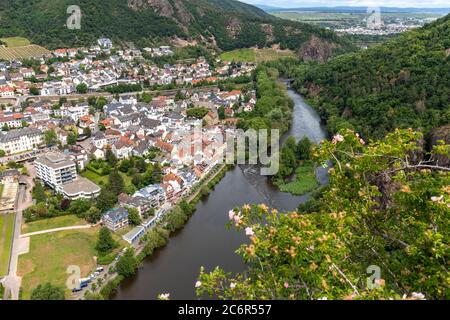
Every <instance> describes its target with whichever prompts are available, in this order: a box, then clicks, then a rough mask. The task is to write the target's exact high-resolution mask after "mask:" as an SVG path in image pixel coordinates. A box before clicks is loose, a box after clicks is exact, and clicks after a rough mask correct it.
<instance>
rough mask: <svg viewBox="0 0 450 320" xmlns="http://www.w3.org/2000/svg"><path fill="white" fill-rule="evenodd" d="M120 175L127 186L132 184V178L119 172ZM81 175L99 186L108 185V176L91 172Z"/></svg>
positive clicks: (87, 171)
mask: <svg viewBox="0 0 450 320" xmlns="http://www.w3.org/2000/svg"><path fill="white" fill-rule="evenodd" d="M119 174H120V175H121V176H122V178H123V181H124V182H125V186H129V185H130V184H131V180H132V178H131V177H129V176H127V175H126V174H125V173H123V172H119ZM80 175H81V176H82V177H85V178H86V179H89V180H91V181H92V182H94V183H95V184H97V185H99V186H104V185H106V184H108V175H105V176H101V175H99V174H97V173H95V172H93V171H90V170H85V171H83V172H81V173H80Z"/></svg>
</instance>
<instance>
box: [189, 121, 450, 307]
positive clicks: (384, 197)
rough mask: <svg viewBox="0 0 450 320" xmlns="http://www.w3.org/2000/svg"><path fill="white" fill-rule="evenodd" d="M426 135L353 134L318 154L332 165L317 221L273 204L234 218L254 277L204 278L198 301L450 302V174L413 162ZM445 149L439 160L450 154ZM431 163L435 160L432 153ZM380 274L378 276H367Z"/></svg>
mask: <svg viewBox="0 0 450 320" xmlns="http://www.w3.org/2000/svg"><path fill="white" fill-rule="evenodd" d="M421 136H422V134H420V133H417V132H414V131H412V130H397V131H395V132H394V133H391V134H388V135H387V136H386V137H385V138H384V139H382V140H380V141H375V142H372V143H370V144H368V145H366V142H365V141H364V140H362V139H361V138H360V137H359V136H358V135H357V134H355V133H354V132H353V131H350V130H344V131H342V132H341V134H338V135H336V136H335V137H334V139H333V140H332V141H326V142H323V143H322V144H321V145H320V147H318V148H316V149H315V150H314V152H313V157H314V159H315V160H316V161H318V162H319V163H324V164H325V163H326V161H327V160H328V159H333V161H334V167H333V168H331V169H330V170H329V171H330V185H329V187H328V188H327V189H326V190H325V191H324V192H323V194H322V197H321V198H320V200H319V205H318V206H316V211H315V212H314V214H302V213H301V212H299V213H297V212H292V213H288V214H278V212H276V210H270V209H269V208H267V207H266V206H265V205H259V206H252V207H251V206H244V207H243V208H241V209H240V210H237V209H236V210H233V211H231V212H230V219H231V222H230V224H231V225H234V226H235V227H236V228H237V229H238V230H242V231H245V233H246V234H247V235H248V236H249V238H250V243H248V244H244V245H242V246H241V248H240V249H239V254H240V255H242V257H243V259H244V261H246V262H248V263H249V266H250V267H249V268H250V269H249V271H248V272H247V273H246V274H231V273H227V272H226V271H224V270H223V269H221V268H217V269H215V270H213V271H212V272H210V273H206V272H205V270H202V272H201V275H200V278H199V282H200V285H199V286H198V288H197V293H198V294H199V295H202V294H213V295H216V296H218V297H219V298H222V299H323V298H328V299H372V298H394V299H400V298H412V299H422V298H426V299H448V298H449V297H450V281H449V278H448V264H447V262H448V260H449V258H450V250H449V248H450V229H449V228H448V223H449V219H450V188H449V184H450V176H449V172H450V169H449V168H446V167H440V166H438V165H435V164H433V163H430V162H427V161H422V162H421V161H416V162H414V161H412V160H411V159H412V154H413V153H416V154H417V153H422V152H423V150H421V149H420V148H419V147H418V145H417V141H418V140H419V139H420V138H421ZM449 151H450V146H449V145H444V144H440V145H438V146H436V147H435V148H434V149H433V151H432V153H434V154H445V155H447V156H448V155H449ZM424 156H425V157H427V156H430V155H429V154H425V155H424ZM374 268H378V270H379V271H380V274H379V277H369V276H370V274H368V273H367V272H368V270H369V271H370V270H374Z"/></svg>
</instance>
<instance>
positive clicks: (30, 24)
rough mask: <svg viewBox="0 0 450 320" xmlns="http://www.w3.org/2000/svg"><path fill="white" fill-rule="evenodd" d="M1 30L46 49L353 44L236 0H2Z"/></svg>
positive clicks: (320, 50) (313, 52)
mask: <svg viewBox="0 0 450 320" xmlns="http://www.w3.org/2000/svg"><path fill="white" fill-rule="evenodd" d="M70 5H78V6H79V7H80V8H81V11H82V19H81V30H69V29H67V28H66V27H65V26H64V24H65V23H66V20H67V18H68V17H69V14H67V12H66V11H67V8H68V6H70ZM0 36H25V37H28V38H30V39H31V40H32V41H33V42H35V43H37V44H40V45H43V46H46V47H49V48H50V49H53V48H56V47H72V46H78V45H86V44H89V43H92V42H93V41H94V40H96V39H97V38H99V37H102V36H104V37H110V38H112V39H113V40H116V41H133V42H134V43H135V44H137V45H147V44H151V43H152V42H155V39H167V38H176V37H179V38H182V39H191V40H192V39H193V40H197V41H203V42H209V43H212V44H216V45H217V46H218V47H219V48H221V49H223V50H229V49H234V48H240V47H250V46H254V45H258V46H261V47H262V46H266V45H271V44H276V43H280V44H281V45H282V46H283V47H288V48H291V49H296V50H299V52H300V53H301V54H302V56H305V57H306V58H307V59H308V58H313V59H319V60H324V59H327V58H329V57H330V56H331V55H334V54H337V53H340V52H342V51H343V50H345V49H348V48H350V47H351V45H350V44H349V43H348V42H346V41H345V40H343V39H341V38H339V37H338V36H337V35H336V34H334V33H333V32H331V31H327V30H323V29H319V28H317V27H314V26H309V25H306V24H301V23H298V22H292V21H287V20H281V19H278V18H275V17H273V16H271V15H269V14H267V13H265V12H264V11H262V10H261V9H258V8H256V7H254V6H251V5H247V4H244V3H241V2H238V1H234V0H96V1H92V0H2V1H0Z"/></svg>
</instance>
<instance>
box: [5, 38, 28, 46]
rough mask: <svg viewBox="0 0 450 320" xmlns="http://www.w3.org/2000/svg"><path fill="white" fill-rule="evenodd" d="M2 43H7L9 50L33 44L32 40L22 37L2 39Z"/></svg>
mask: <svg viewBox="0 0 450 320" xmlns="http://www.w3.org/2000/svg"><path fill="white" fill-rule="evenodd" d="M0 41H2V42H4V43H6V46H7V47H9V48H14V47H23V46H28V45H30V44H31V42H30V40H28V39H26V38H22V37H10V38H0Z"/></svg>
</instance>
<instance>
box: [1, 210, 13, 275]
mask: <svg viewBox="0 0 450 320" xmlns="http://www.w3.org/2000/svg"><path fill="white" fill-rule="evenodd" d="M14 218H15V214H13V213H10V214H7V215H0V277H1V276H4V275H6V274H7V273H8V264H9V255H10V253H11V246H12V239H13V233H14Z"/></svg>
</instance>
